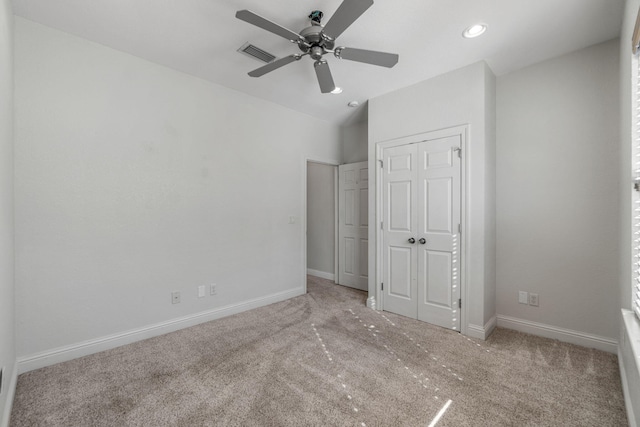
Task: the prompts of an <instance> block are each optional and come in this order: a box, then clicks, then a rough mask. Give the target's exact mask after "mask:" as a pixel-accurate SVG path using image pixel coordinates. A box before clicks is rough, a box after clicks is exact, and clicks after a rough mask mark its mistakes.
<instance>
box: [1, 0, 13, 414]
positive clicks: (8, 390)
mask: <svg viewBox="0 0 640 427" xmlns="http://www.w3.org/2000/svg"><path fill="white" fill-rule="evenodd" d="M13 234H14V232H13V13H12V11H11V2H10V0H2V1H0V369H1V368H4V374H3V381H2V382H3V384H2V392H1V393H0V425H5V423H7V422H8V417H9V412H10V410H11V400H12V397H13V388H14V387H15V384H12V380H13V377H14V376H15V369H14V367H15V360H16V355H15V338H14V330H15V328H14V313H15V311H14V271H13V260H14V255H13Z"/></svg>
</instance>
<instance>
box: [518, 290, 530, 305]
mask: <svg viewBox="0 0 640 427" xmlns="http://www.w3.org/2000/svg"><path fill="white" fill-rule="evenodd" d="M518 302H519V303H520V304H529V293H528V292H523V291H520V292H519V293H518Z"/></svg>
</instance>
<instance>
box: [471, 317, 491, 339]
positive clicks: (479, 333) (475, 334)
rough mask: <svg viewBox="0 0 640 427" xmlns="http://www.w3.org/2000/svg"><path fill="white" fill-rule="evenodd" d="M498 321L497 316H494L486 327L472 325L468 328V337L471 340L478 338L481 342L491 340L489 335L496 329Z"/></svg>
mask: <svg viewBox="0 0 640 427" xmlns="http://www.w3.org/2000/svg"><path fill="white" fill-rule="evenodd" d="M496 324H497V320H496V316H493V317H492V318H491V319H489V321H488V322H487V323H485V325H484V326H479V325H474V324H472V323H470V324H469V325H468V326H467V336H469V337H471V338H476V339H479V340H483V341H484V340H486V339H487V338H489V335H491V333H492V332H493V330H494V329H495V328H496Z"/></svg>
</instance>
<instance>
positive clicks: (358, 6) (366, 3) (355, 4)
mask: <svg viewBox="0 0 640 427" xmlns="http://www.w3.org/2000/svg"><path fill="white" fill-rule="evenodd" d="M371 5H373V0H344V1H343V2H342V4H341V5H340V6H339V7H338V10H336V12H335V13H334V14H333V16H332V17H331V19H329V22H327V25H325V26H324V29H323V30H322V34H324V35H325V36H327V37H329V38H331V39H333V40H335V39H336V38H337V37H338V36H339V35H340V34H342V33H343V32H344V30H346V29H347V28H349V26H350V25H351V24H353V22H354V21H355V20H356V19H358V18H359V17H360V15H362V14H363V13H364V12H365V11H366V10H367V9H369V8H370V7H371Z"/></svg>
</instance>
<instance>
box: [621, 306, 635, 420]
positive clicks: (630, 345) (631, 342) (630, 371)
mask: <svg viewBox="0 0 640 427" xmlns="http://www.w3.org/2000/svg"><path fill="white" fill-rule="evenodd" d="M618 364H619V365H620V378H621V380H622V391H623V393H624V403H625V406H626V408H627V420H629V426H630V427H638V426H639V425H640V423H638V419H637V416H640V320H638V318H637V317H636V315H635V313H634V312H632V311H631V310H622V321H621V326H620V345H619V346H618Z"/></svg>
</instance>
